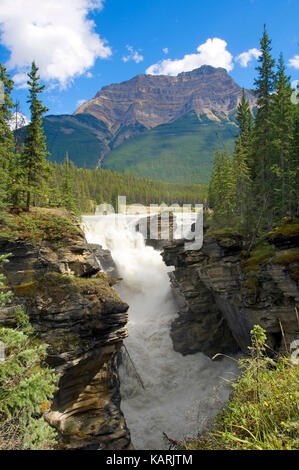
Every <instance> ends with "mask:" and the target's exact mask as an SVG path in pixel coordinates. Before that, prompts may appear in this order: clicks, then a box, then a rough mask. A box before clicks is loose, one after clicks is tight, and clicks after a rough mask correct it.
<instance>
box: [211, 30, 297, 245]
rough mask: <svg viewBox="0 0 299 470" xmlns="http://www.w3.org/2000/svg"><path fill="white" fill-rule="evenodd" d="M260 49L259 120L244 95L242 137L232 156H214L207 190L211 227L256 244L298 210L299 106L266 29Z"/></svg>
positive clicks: (240, 109) (239, 118)
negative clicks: (230, 231) (236, 233)
mask: <svg viewBox="0 0 299 470" xmlns="http://www.w3.org/2000/svg"><path fill="white" fill-rule="evenodd" d="M260 49H261V55H260V57H259V59H258V61H259V66H258V67H257V72H258V76H257V78H256V80H255V86H256V89H255V93H256V96H257V105H258V108H257V112H256V116H255V119H253V116H252V115H251V111H250V108H249V105H248V103H247V102H246V98H245V93H244V91H243V96H242V100H241V102H240V104H239V106H238V111H237V116H236V120H237V122H238V124H239V128H240V134H239V136H238V137H237V139H236V141H235V149H234V154H233V157H230V155H229V154H228V152H222V153H220V152H219V151H218V152H216V154H215V160H214V170H213V173H212V179H211V183H210V188H209V203H210V205H211V206H212V207H213V209H214V217H213V220H212V222H211V224H210V225H211V226H213V225H214V227H216V228H221V227H225V226H227V225H229V226H230V227H232V226H233V227H236V228H237V229H239V230H241V231H243V232H244V233H250V232H253V237H252V241H253V242H254V240H255V238H256V237H258V236H259V235H260V234H261V233H263V232H265V231H269V229H271V228H272V227H273V226H274V225H275V224H277V223H278V222H279V221H280V220H281V219H282V218H283V217H286V216H296V214H298V210H299V193H298V189H299V187H298V165H299V147H298V145H299V144H298V139H299V133H298V122H299V121H298V116H299V104H296V105H295V104H293V103H292V101H291V95H292V88H291V84H290V77H288V76H287V75H286V71H285V65H284V61H283V57H282V55H280V57H279V61H278V66H277V70H276V71H275V69H274V67H275V61H274V59H273V58H272V56H271V40H270V39H269V37H268V33H267V30H266V27H264V32H263V36H262V39H261V43H260ZM250 248H251V247H250Z"/></svg>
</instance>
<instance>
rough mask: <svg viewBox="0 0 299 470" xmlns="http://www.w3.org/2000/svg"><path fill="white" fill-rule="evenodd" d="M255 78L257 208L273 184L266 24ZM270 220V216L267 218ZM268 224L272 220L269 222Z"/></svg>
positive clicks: (272, 82) (270, 67)
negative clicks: (256, 107) (256, 109)
mask: <svg viewBox="0 0 299 470" xmlns="http://www.w3.org/2000/svg"><path fill="white" fill-rule="evenodd" d="M260 50H261V55H260V56H259V58H258V62H259V66H258V67H257V69H256V70H257V72H258V78H257V79H256V80H255V82H254V83H255V86H256V90H255V94H256V96H257V105H258V111H257V114H256V118H255V132H254V147H255V151H254V155H255V159H254V163H253V178H254V181H255V183H256V184H255V191H256V194H257V201H256V202H257V206H258V205H259V203H260V202H262V203H265V202H266V199H267V198H268V195H269V194H268V193H269V190H270V188H271V184H272V174H271V167H272V163H273V161H272V156H273V121H272V111H273V94H272V93H273V91H274V85H275V72H274V66H275V61H274V59H273V58H272V56H271V40H270V39H269V37H268V34H267V30H266V25H264V33H263V37H262V39H261V42H260ZM270 219H271V215H270ZM270 223H271V221H270Z"/></svg>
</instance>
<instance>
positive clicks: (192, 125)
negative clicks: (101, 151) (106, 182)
mask: <svg viewBox="0 0 299 470" xmlns="http://www.w3.org/2000/svg"><path fill="white" fill-rule="evenodd" d="M236 131H237V128H236V125H235V123H234V121H233V120H232V119H231V120H221V121H220V122H216V121H211V120H209V119H207V118H206V117H205V116H204V115H203V116H200V119H199V118H198V117H197V115H196V114H195V113H194V112H192V113H189V114H187V115H186V116H184V117H182V118H179V119H177V120H176V121H173V122H170V123H168V124H162V125H160V126H157V127H155V128H154V129H150V130H145V131H143V132H141V133H140V134H138V135H137V136H135V137H133V138H130V139H128V140H125V141H124V142H123V143H122V144H120V145H119V146H118V147H116V148H114V149H113V150H112V151H111V152H109V153H108V154H107V155H106V156H105V159H104V162H103V168H106V169H109V170H113V171H119V172H124V173H133V174H135V175H137V176H139V177H147V178H151V179H156V180H162V181H172V182H174V183H185V184H186V183H188V184H195V183H201V184H207V183H208V181H209V179H210V175H211V170H212V165H213V153H214V152H215V150H216V149H217V148H223V147H224V146H227V148H228V149H230V150H232V148H233V140H234V135H235V134H236Z"/></svg>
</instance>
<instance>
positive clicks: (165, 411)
mask: <svg viewBox="0 0 299 470" xmlns="http://www.w3.org/2000/svg"><path fill="white" fill-rule="evenodd" d="M138 219H140V216H139V217H138V216H126V215H117V216H114V215H101V216H85V217H83V226H84V230H85V234H86V237H87V240H88V242H89V243H99V244H101V245H102V246H103V248H107V249H109V250H110V251H111V254H112V257H113V259H114V261H115V263H116V265H117V268H118V271H119V273H120V276H121V277H122V279H123V280H122V281H121V283H120V284H119V285H118V287H117V288H116V289H117V291H118V293H119V295H120V297H121V298H122V300H124V301H126V302H127V303H128V304H129V306H130V309H129V322H128V332H129V336H128V338H127V339H126V340H125V345H126V348H127V350H128V352H129V354H130V357H131V358H132V360H133V363H134V365H135V367H136V369H137V371H138V374H139V375H140V377H141V379H142V382H143V384H144V388H143V387H142V386H141V384H140V381H139V380H137V379H136V374H135V373H130V371H129V370H128V367H125V364H123V365H121V366H120V370H119V373H120V381H121V396H122V403H121V408H122V410H123V412H124V415H125V418H126V421H127V424H128V427H129V429H130V431H131V436H132V442H133V445H134V446H135V448H137V449H156V450H159V449H167V448H168V447H169V443H167V442H165V440H163V432H164V433H166V434H167V435H168V436H169V437H170V438H172V439H174V440H180V439H183V438H184V437H186V436H195V435H196V433H197V432H198V431H199V430H200V429H202V427H203V426H204V425H205V424H206V422H207V420H208V419H211V418H212V417H214V416H215V415H216V414H217V412H218V411H219V410H220V409H221V407H222V406H223V404H224V402H225V401H226V400H227V399H228V396H229V393H230V391H231V387H230V384H229V382H228V381H229V380H231V379H233V378H234V377H235V376H236V364H235V362H234V361H232V360H230V359H226V358H224V359H222V360H221V361H216V362H215V361H212V360H211V359H209V358H208V357H206V356H205V355H204V354H202V353H197V354H193V355H188V356H182V355H181V354H180V353H177V352H175V351H174V350H173V345H172V341H171V338H170V334H169V333H170V327H171V322H172V321H173V319H174V318H175V317H176V315H177V306H176V304H175V301H174V298H173V295H172V292H171V288H170V282H169V278H168V271H169V268H167V267H166V266H165V264H164V263H163V260H162V257H161V256H160V254H159V252H158V251H156V250H154V249H153V248H152V247H148V246H146V245H145V243H144V239H143V236H142V235H141V234H140V233H138V232H136V231H135V225H136V223H137V221H138ZM177 223H181V224H182V223H184V221H182V220H181V219H179V218H178V219H177ZM189 227H190V224H189V225H188V227H187V228H189Z"/></svg>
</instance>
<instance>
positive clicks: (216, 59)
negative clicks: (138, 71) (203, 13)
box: [146, 38, 234, 76]
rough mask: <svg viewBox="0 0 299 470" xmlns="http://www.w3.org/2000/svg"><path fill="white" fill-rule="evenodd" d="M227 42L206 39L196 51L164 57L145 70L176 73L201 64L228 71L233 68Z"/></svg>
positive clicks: (154, 73)
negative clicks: (178, 57)
mask: <svg viewBox="0 0 299 470" xmlns="http://www.w3.org/2000/svg"><path fill="white" fill-rule="evenodd" d="M226 47H227V43H226V42H225V41H224V40H223V39H220V38H213V39H207V41H206V42H205V43H203V44H200V45H199V46H198V48H197V53H195V54H186V55H185V56H184V57H183V58H182V59H174V60H171V59H165V60H161V61H160V62H158V63H156V64H153V65H151V66H150V67H148V69H147V70H146V73H148V74H150V75H173V76H175V75H178V74H179V73H181V72H189V71H190V70H194V69H196V68H198V67H201V66H202V65H212V66H213V67H223V68H225V69H226V70H227V71H228V72H229V71H230V70H232V69H233V67H234V66H233V56H232V55H231V53H230V52H229V51H228V50H227V49H226Z"/></svg>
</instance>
